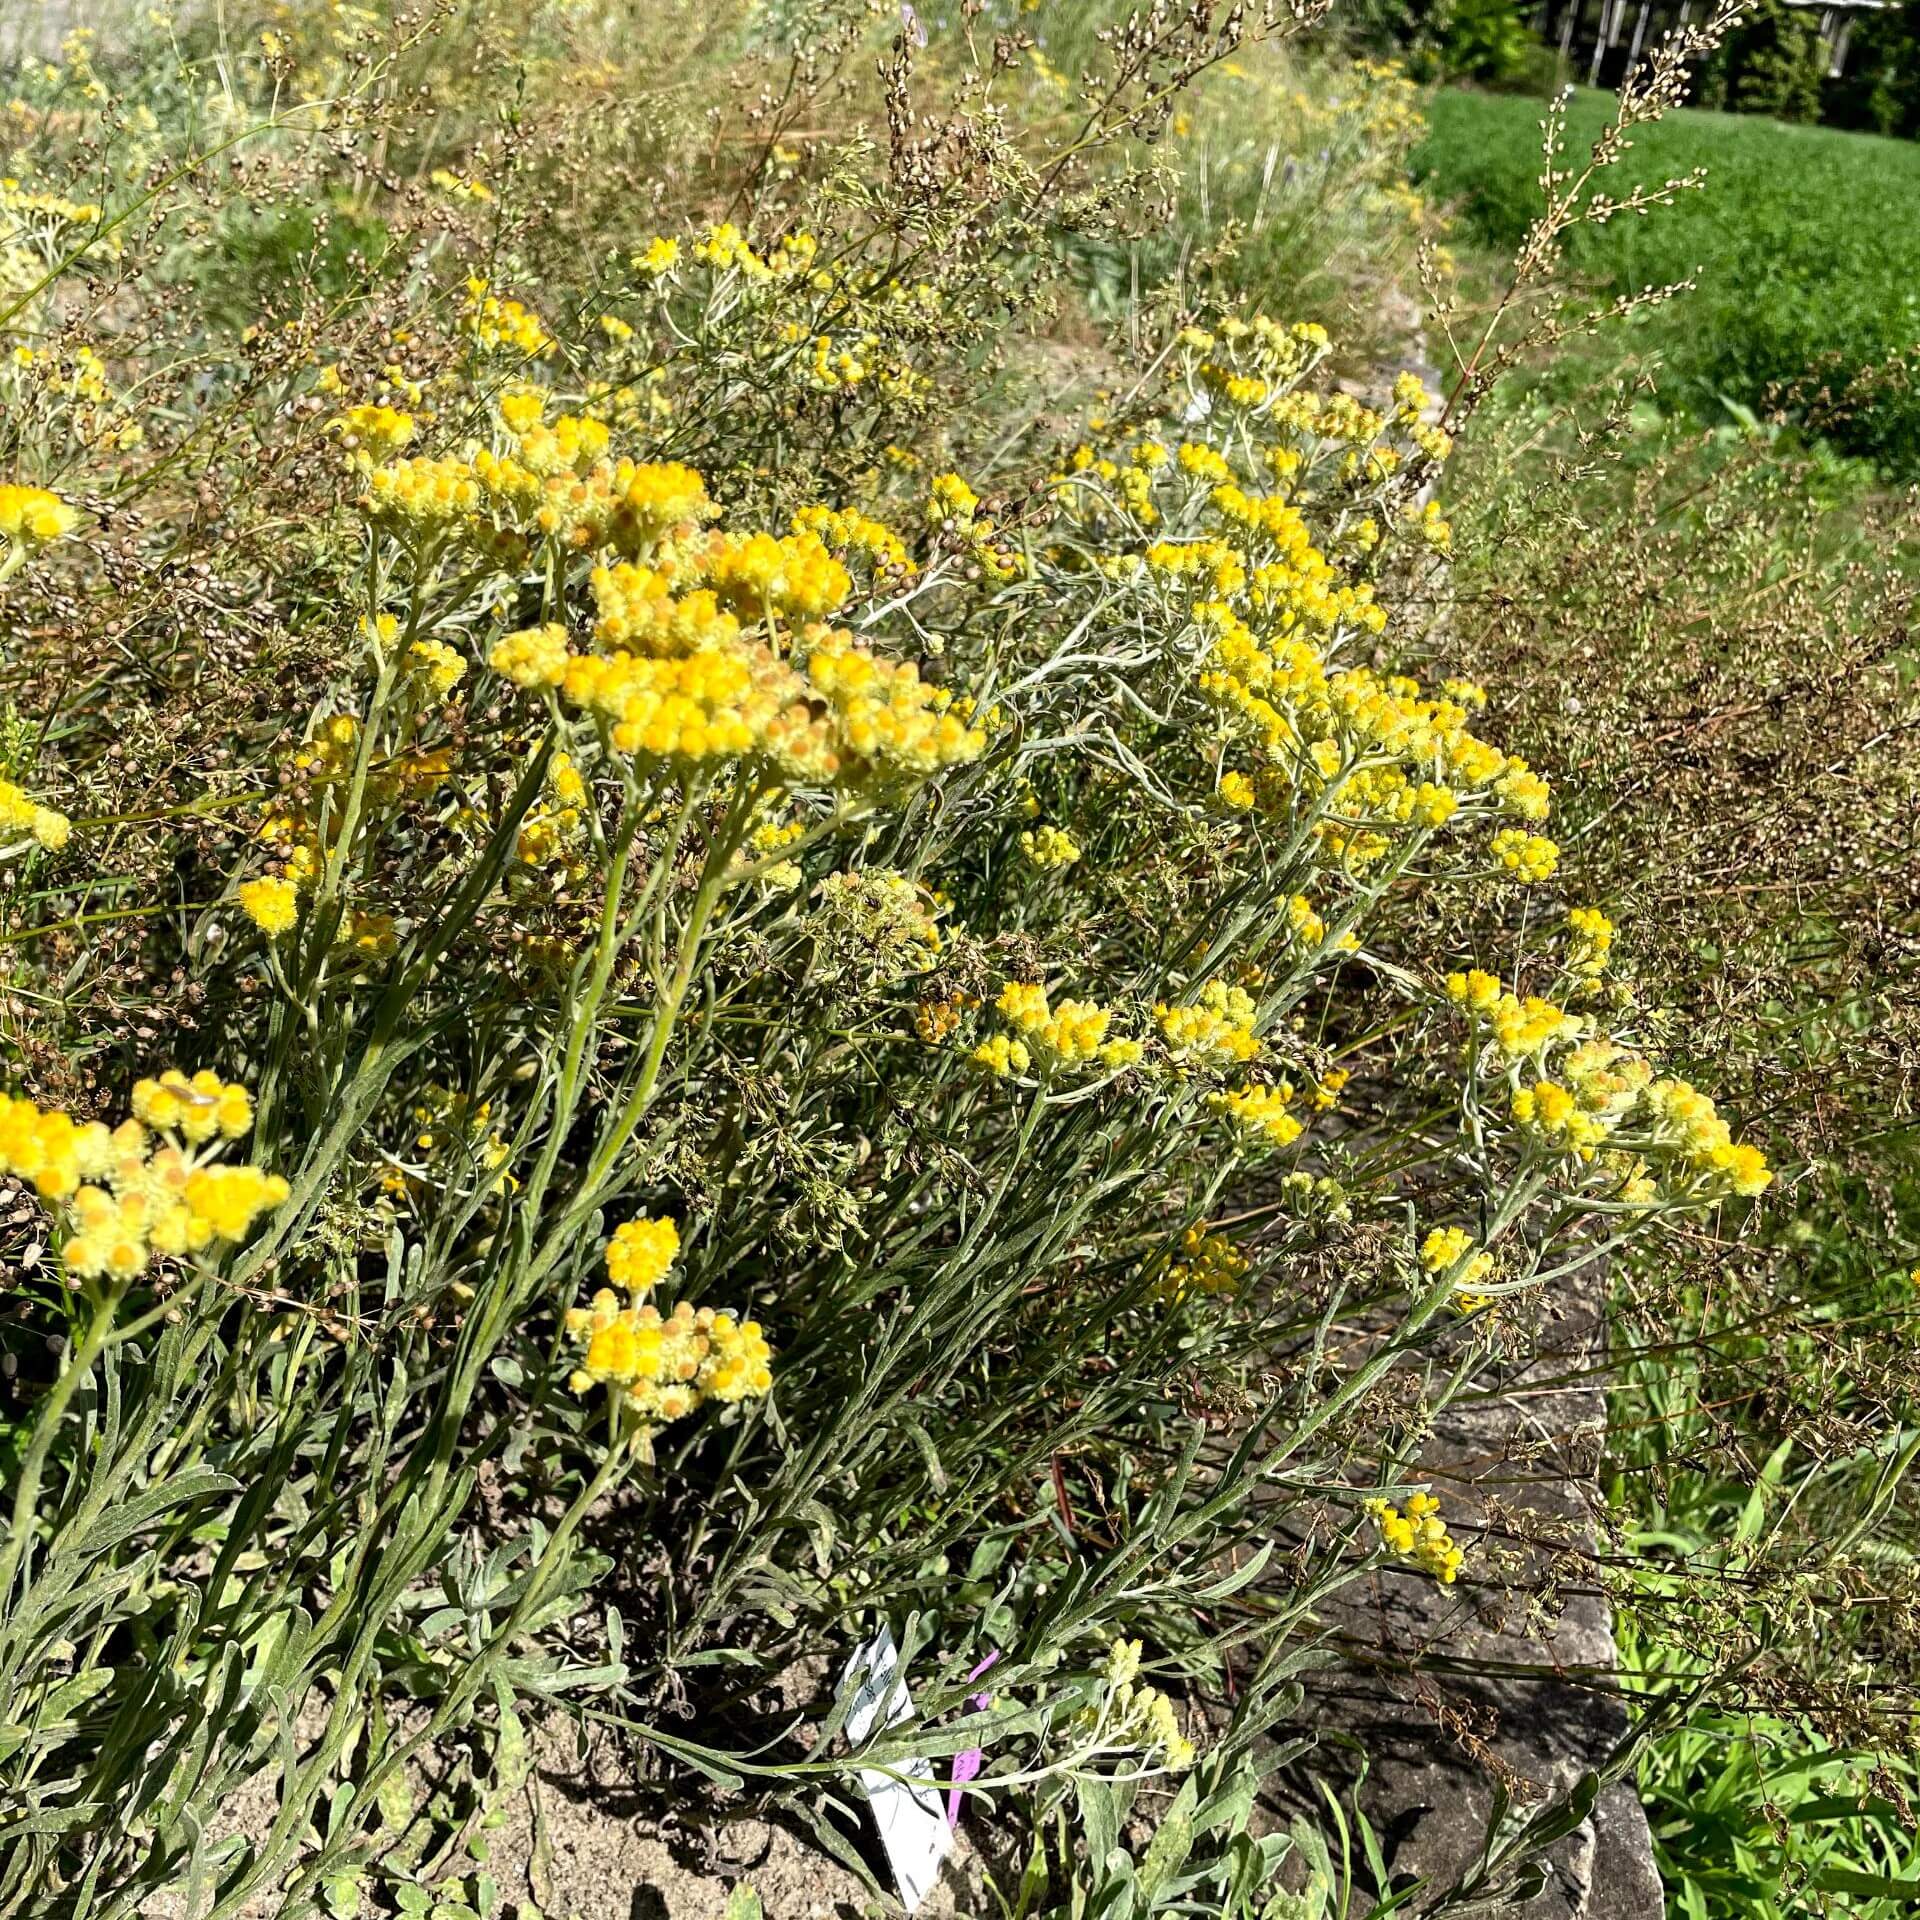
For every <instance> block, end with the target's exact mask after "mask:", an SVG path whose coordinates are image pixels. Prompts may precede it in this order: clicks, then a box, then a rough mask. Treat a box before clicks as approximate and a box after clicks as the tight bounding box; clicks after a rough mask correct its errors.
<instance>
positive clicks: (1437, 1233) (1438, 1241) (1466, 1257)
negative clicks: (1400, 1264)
mask: <svg viewBox="0 0 1920 1920" xmlns="http://www.w3.org/2000/svg"><path fill="white" fill-rule="evenodd" d="M1420 1264H1421V1266H1423V1267H1424V1268H1425V1269H1426V1270H1427V1272H1429V1273H1431V1274H1442V1273H1451V1274H1452V1275H1453V1283H1454V1285H1455V1286H1456V1287H1462V1288H1471V1287H1477V1286H1478V1285H1479V1284H1480V1283H1481V1282H1482V1281H1483V1280H1485V1279H1486V1277H1487V1275H1488V1274H1490V1273H1491V1272H1492V1271H1493V1255H1492V1254H1490V1253H1488V1252H1487V1251H1486V1249H1485V1248H1483V1247H1480V1246H1478V1245H1476V1243H1475V1241H1474V1238H1473V1235H1472V1234H1470V1233H1469V1232H1468V1231H1467V1230H1466V1228H1465V1227H1435V1228H1434V1229H1433V1231H1432V1232H1431V1233H1429V1234H1428V1235H1427V1237H1426V1238H1425V1239H1424V1240H1422V1241H1421V1242H1420Z"/></svg>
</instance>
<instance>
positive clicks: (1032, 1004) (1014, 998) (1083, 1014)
mask: <svg viewBox="0 0 1920 1920" xmlns="http://www.w3.org/2000/svg"><path fill="white" fill-rule="evenodd" d="M994 1008H995V1011H997V1012H998V1013H999V1015H1000V1017H1001V1018H1002V1019H1003V1020H1004V1021H1006V1023H1007V1024H1008V1025H1009V1026H1010V1027H1012V1028H1013V1029H1014V1031H1015V1033H1016V1034H1018V1035H1019V1038H1018V1039H1016V1040H1009V1041H1007V1044H1006V1045H1005V1046H1004V1047H1003V1046H1001V1045H999V1044H998V1042H999V1040H1001V1039H1005V1036H1004V1035H1002V1036H997V1037H996V1039H994V1040H989V1041H988V1042H987V1043H986V1045H985V1046H983V1047H980V1048H978V1049H976V1050H975V1052H974V1055H973V1058H974V1059H975V1060H976V1061H977V1062H978V1063H979V1064H980V1065H981V1066H983V1067H986V1068H987V1069H988V1070H989V1071H990V1072H993V1073H996V1074H1005V1073H1007V1072H1008V1071H1010V1070H1011V1071H1014V1072H1025V1071H1026V1068H1027V1066H1028V1064H1030V1062H1031V1059H1032V1058H1033V1052H1030V1049H1032V1050H1033V1051H1034V1052H1037V1054H1038V1057H1039V1058H1040V1059H1041V1060H1042V1061H1043V1062H1047V1063H1050V1064H1056V1065H1061V1066H1083V1065H1085V1064H1086V1063H1087V1062H1088V1061H1092V1060H1098V1061H1099V1062H1100V1064H1101V1065H1102V1066H1106V1067H1111V1068H1113V1069H1114V1070H1115V1071H1118V1070H1120V1069H1121V1068H1124V1067H1131V1066H1134V1065H1136V1064H1137V1063H1138V1062H1139V1059H1140V1055H1141V1047H1140V1043H1139V1041H1137V1040H1109V1039H1108V1038H1107V1029H1108V1028H1109V1027H1110V1026H1111V1025H1112V1023H1113V1015H1112V1013H1111V1012H1110V1011H1109V1010H1108V1009H1107V1008H1105V1007H1102V1006H1097V1005H1095V1004H1094V1002H1092V1001H1091V1000H1062V1001H1061V1002H1060V1004H1059V1005H1058V1006H1057V1007H1056V1006H1053V1005H1052V1004H1051V1003H1050V1002H1049V1000H1048V998H1047V990H1046V988H1045V987H1043V986H1038V985H1035V984H1032V983H1029V982H1026V981H1021V980H1009V981H1008V982H1007V983H1006V984H1005V985H1004V986H1003V987H1002V988H1001V989H1000V994H999V997H998V998H997V999H996V1000H995V1001H994Z"/></svg>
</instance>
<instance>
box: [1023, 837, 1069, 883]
mask: <svg viewBox="0 0 1920 1920" xmlns="http://www.w3.org/2000/svg"><path fill="white" fill-rule="evenodd" d="M1020 851H1021V853H1022V855H1023V856H1024V857H1025V859H1026V862H1027V864H1028V866H1030V867H1038V868H1039V869H1040V870H1041V872H1043V873H1046V872H1050V871H1052V870H1053V869H1055V868H1058V867H1070V866H1072V865H1073V864H1074V862H1075V861H1076V860H1078V859H1079V858H1080V843H1079V842H1078V841H1077V840H1075V839H1074V837H1073V835H1072V834H1070V833H1069V832H1068V831H1067V830H1066V828H1064V827H1052V826H1043V827H1036V828H1034V829H1033V830H1032V831H1031V832H1030V833H1023V834H1021V836H1020Z"/></svg>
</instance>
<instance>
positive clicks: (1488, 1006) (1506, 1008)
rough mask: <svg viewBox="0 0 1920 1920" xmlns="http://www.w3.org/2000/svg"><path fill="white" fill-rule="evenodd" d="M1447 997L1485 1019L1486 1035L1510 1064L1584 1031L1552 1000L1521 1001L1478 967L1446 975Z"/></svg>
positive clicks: (1581, 1022) (1581, 1023) (1533, 998)
mask: <svg viewBox="0 0 1920 1920" xmlns="http://www.w3.org/2000/svg"><path fill="white" fill-rule="evenodd" d="M1447 998H1448V999H1449V1000H1451V1001H1453V1003H1454V1004H1455V1005H1456V1006H1460V1007H1464V1008H1465V1009H1466V1010H1467V1012H1468V1014H1469V1015H1470V1016H1471V1017H1473V1018H1474V1019H1475V1020H1484V1021H1485V1022H1486V1024H1487V1031H1488V1036H1489V1038H1490V1039H1491V1040H1492V1042H1493V1044H1494V1045H1495V1046H1496V1047H1497V1048H1498V1049H1499V1051H1500V1053H1501V1055H1502V1057H1503V1058H1504V1059H1506V1060H1509V1061H1514V1060H1525V1059H1529V1058H1531V1057H1533V1056H1534V1055H1536V1054H1541V1053H1544V1052H1545V1051H1546V1049H1547V1048H1548V1047H1550V1046H1552V1045H1554V1044H1555V1043H1556V1042H1558V1041H1563V1040H1564V1041H1573V1040H1577V1039H1579V1037H1580V1036H1581V1035H1582V1034H1583V1033H1584V1032H1585V1031H1586V1027H1587V1023H1586V1022H1585V1021H1584V1020H1582V1019H1581V1018H1580V1016H1579V1015H1578V1014H1573V1013H1568V1012H1567V1011H1566V1010H1565V1008H1563V1007H1557V1006H1555V1005H1554V1003H1553V1002H1552V1001H1551V1000H1542V999H1539V998H1538V997H1536V996H1534V995H1531V994H1530V995H1528V997H1527V998H1526V999H1524V1000H1522V999H1521V998H1520V997H1519V996H1518V995H1517V994H1513V993H1509V992H1508V991H1507V990H1506V989H1505V988H1504V987H1503V986H1501V984H1500V982H1499V981H1498V980H1496V979H1495V978H1494V977H1493V975H1492V974H1490V973H1483V972H1482V971H1481V970H1480V969H1479V968H1478V967H1473V968H1470V969H1469V970H1468V971H1467V972H1465V973H1450V974H1448V975H1447Z"/></svg>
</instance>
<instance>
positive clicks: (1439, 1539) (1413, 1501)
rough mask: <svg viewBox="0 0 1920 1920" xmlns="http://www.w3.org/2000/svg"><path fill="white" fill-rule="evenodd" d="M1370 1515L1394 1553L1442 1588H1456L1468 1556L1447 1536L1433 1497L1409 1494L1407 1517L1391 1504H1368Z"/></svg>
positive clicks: (1382, 1502)
mask: <svg viewBox="0 0 1920 1920" xmlns="http://www.w3.org/2000/svg"><path fill="white" fill-rule="evenodd" d="M1367 1512H1368V1513H1370V1514H1371V1515H1372V1516H1373V1518H1374V1520H1375V1521H1376V1522H1377V1523H1378V1525H1379V1528H1380V1539H1381V1542H1382V1543H1383V1544H1384V1545H1385V1546H1386V1547H1387V1548H1388V1549H1389V1550H1390V1551H1391V1552H1394V1553H1397V1554H1401V1555H1403V1556H1404V1557H1405V1558H1407V1559H1409V1560H1412V1561H1414V1562H1416V1563H1417V1564H1418V1565H1419V1566H1420V1567H1421V1568H1422V1569H1423V1570H1424V1571H1425V1572H1427V1573H1430V1574H1432V1575H1433V1577H1434V1578H1435V1579H1436V1580H1438V1581H1439V1582H1440V1583H1441V1585H1442V1586H1448V1587H1450V1586H1452V1585H1453V1583H1454V1581H1455V1580H1456V1579H1457V1578H1458V1577H1459V1573H1460V1563H1461V1561H1462V1560H1463V1559H1464V1558H1465V1556H1464V1555H1463V1554H1462V1553H1461V1551H1460V1549H1459V1548H1458V1547H1457V1546H1455V1545H1454V1543H1453V1540H1452V1537H1451V1536H1450V1535H1449V1534H1448V1532H1447V1529H1446V1525H1445V1523H1444V1522H1443V1521H1442V1520H1441V1518H1440V1502H1439V1501H1438V1500H1436V1499H1435V1498H1434V1497H1433V1495H1432V1494H1430V1493H1413V1494H1409V1495H1408V1496H1407V1505H1406V1511H1405V1512H1404V1513H1403V1512H1402V1511H1401V1510H1400V1509H1399V1508H1398V1507H1396V1506H1395V1505H1394V1504H1393V1503H1392V1502H1391V1501H1390V1500H1369V1501H1368V1502H1367Z"/></svg>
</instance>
